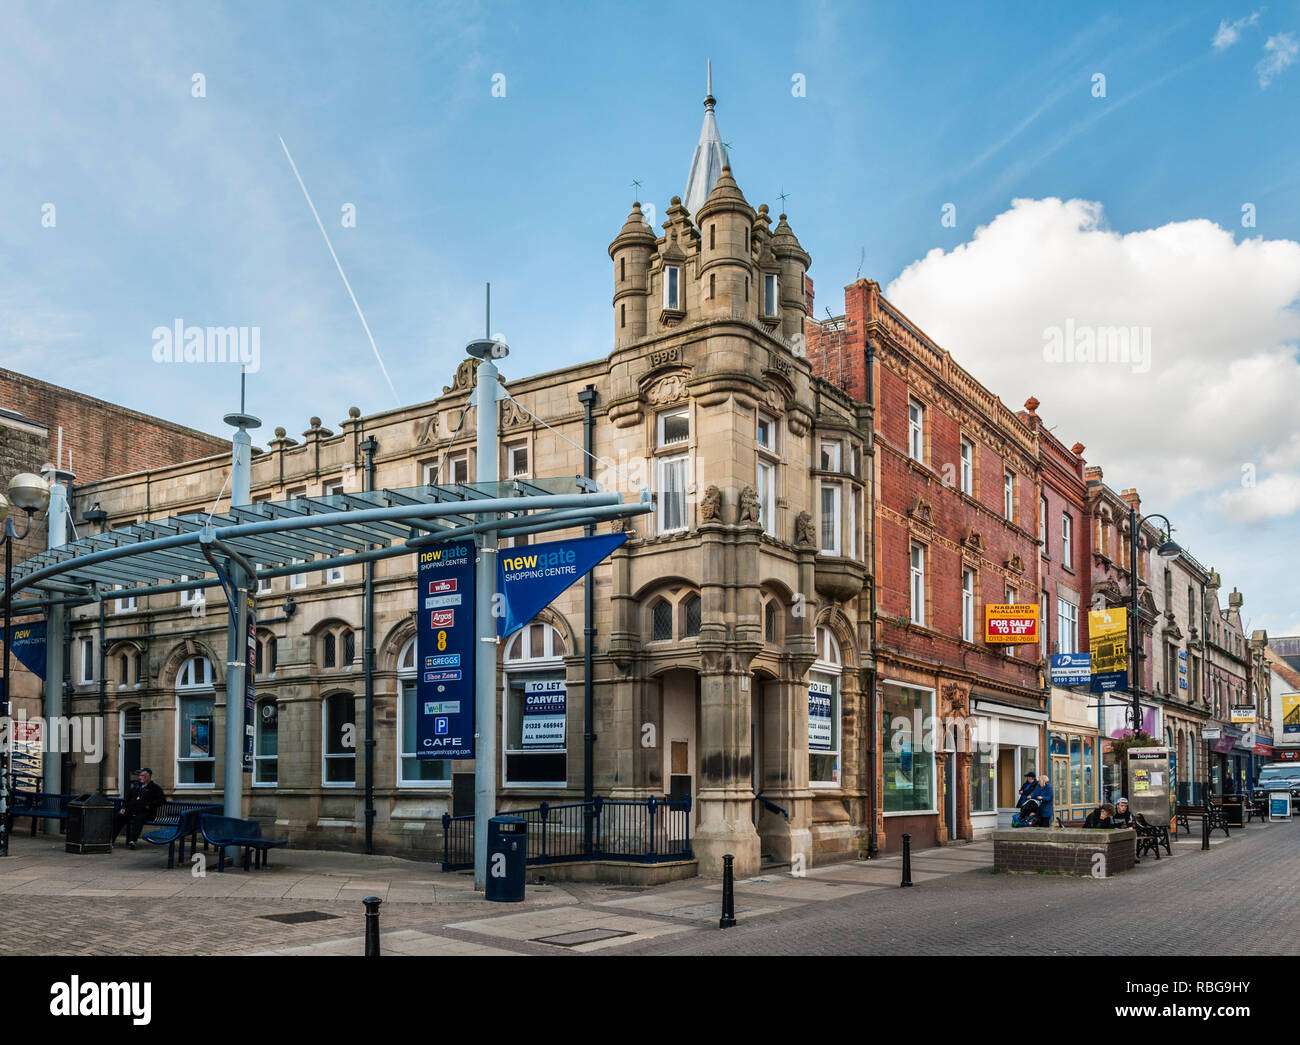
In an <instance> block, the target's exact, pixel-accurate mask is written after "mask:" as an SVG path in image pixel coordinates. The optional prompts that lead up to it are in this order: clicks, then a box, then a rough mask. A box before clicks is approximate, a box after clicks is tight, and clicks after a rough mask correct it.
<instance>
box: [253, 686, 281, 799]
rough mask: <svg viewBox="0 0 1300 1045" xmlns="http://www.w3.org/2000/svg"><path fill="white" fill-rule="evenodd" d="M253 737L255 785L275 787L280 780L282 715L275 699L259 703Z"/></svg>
mask: <svg viewBox="0 0 1300 1045" xmlns="http://www.w3.org/2000/svg"><path fill="white" fill-rule="evenodd" d="M255 727H256V728H255V736H254V738H253V786H254V787H274V786H275V784H276V783H277V782H278V781H279V775H280V774H279V753H280V717H279V707H278V705H277V704H276V702H275V701H274V700H262V701H259V702H258V704H257V719H256V722H255Z"/></svg>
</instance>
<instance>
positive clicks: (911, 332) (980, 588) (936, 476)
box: [807, 280, 1047, 849]
mask: <svg viewBox="0 0 1300 1045" xmlns="http://www.w3.org/2000/svg"><path fill="white" fill-rule="evenodd" d="M809 327H810V329H809V330H808V333H807V339H808V358H809V361H810V362H811V363H812V366H813V371H814V373H815V374H817V375H818V376H820V377H823V378H825V379H827V380H828V381H831V382H833V383H835V384H837V385H839V386H840V387H841V388H843V389H844V390H845V391H846V392H848V393H849V394H850V395H851V396H853V397H854V399H856V400H858V401H860V402H869V403H871V405H872V407H873V414H874V418H875V476H874V481H875V498H874V501H875V510H874V516H873V521H874V531H875V533H874V553H873V554H874V566H875V571H874V572H875V578H876V588H875V593H874V594H875V602H876V605H875V615H874V622H875V636H874V642H873V646H874V649H875V681H876V693H877V697H878V699H877V701H876V706H877V708H878V711H877V728H878V729H879V730H880V732H879V733H878V740H879V743H878V747H877V750H878V753H879V755H878V764H877V777H876V781H877V786H878V789H879V790H878V793H879V795H880V796H881V801H880V802H879V803H878V804H877V808H878V809H879V810H880V812H879V814H878V815H879V816H880V817H881V820H880V824H879V829H880V831H881V833H882V836H883V839H884V841H883V844H882V847H883V848H885V849H895V848H897V847H898V845H899V844H900V841H899V839H900V837H901V835H902V834H903V833H904V832H907V833H909V834H911V836H912V844H913V845H919V846H927V845H934V844H937V843H940V842H943V841H946V840H948V839H950V838H954V837H956V838H970V837H973V836H978V835H980V834H983V833H986V832H987V831H989V830H992V828H993V827H994V826H995V825H996V823H997V820H998V815H999V814H998V810H999V808H1000V807H1001V803H1000V799H999V787H1000V786H1001V787H1003V788H1005V786H1006V781H1005V779H1004V780H1003V781H1002V784H1001V785H1000V784H999V778H998V769H999V766H1000V765H1001V766H1007V765H1017V764H1018V763H1019V761H1020V760H1021V754H1020V752H1022V751H1023V752H1032V753H1033V755H1032V756H1028V755H1026V756H1025V757H1026V758H1028V757H1035V758H1036V757H1037V753H1038V751H1039V750H1040V748H1041V743H1042V727H1043V724H1044V723H1045V721H1046V717H1047V716H1046V709H1045V704H1046V701H1045V693H1044V690H1043V688H1042V687H1043V683H1042V667H1043V664H1042V655H1041V650H1040V647H1039V644H1038V641H1037V639H1036V638H1035V640H1034V641H1033V642H1032V643H1031V644H1025V645H1019V646H1005V647H1004V646H998V645H995V644H989V643H986V642H985V639H984V634H985V607H986V606H987V605H993V604H1005V603H1027V604H1030V605H1033V606H1038V605H1039V602H1040V587H1039V580H1038V554H1039V542H1038V505H1039V493H1038V489H1039V487H1038V479H1037V476H1038V472H1039V460H1038V453H1039V451H1038V445H1037V442H1036V436H1035V426H1033V425H1031V424H1029V423H1027V422H1026V421H1025V420H1024V419H1022V418H1021V417H1019V416H1017V415H1016V414H1015V413H1014V412H1012V411H1011V410H1010V409H1008V408H1007V407H1006V406H1005V405H1004V404H1003V403H1002V402H1001V401H1000V400H999V399H998V398H997V397H996V396H994V395H993V394H992V393H991V392H989V391H988V390H987V389H986V388H984V387H983V386H982V385H980V384H979V382H977V381H976V380H975V379H974V378H973V377H972V376H971V375H970V374H969V373H967V372H966V371H965V370H963V369H962V368H961V367H960V366H958V365H957V364H956V363H955V362H954V361H953V359H952V356H951V355H950V354H949V353H948V352H946V351H945V350H943V349H942V348H940V347H939V346H937V345H936V344H934V342H932V341H931V340H930V339H929V338H927V337H926V336H925V334H924V333H922V332H921V331H920V330H919V329H918V328H917V326H916V325H915V324H914V323H912V322H911V321H910V320H908V319H907V317H905V316H904V315H903V314H902V313H901V312H899V311H898V309H896V308H895V307H894V306H892V305H891V304H890V303H889V302H888V301H887V300H886V299H885V298H884V296H883V295H882V294H881V292H880V287H879V285H878V284H877V283H875V282H873V281H869V280H859V281H857V282H856V283H854V284H852V285H851V286H849V287H847V288H846V290H845V313H844V316H843V317H841V318H840V319H836V320H830V321H828V322H827V323H824V324H822V325H820V326H814V325H812V324H809ZM972 724H973V725H974V726H975V729H976V734H975V735H972V736H970V737H969V738H968V739H967V738H965V737H964V736H963V733H964V731H965V729H966V728H967V727H969V726H970V725H972ZM936 725H937V728H935V726H936ZM1004 777H1005V773H1004ZM1016 783H1018V780H1017V781H1016ZM1012 805H1013V806H1014V800H1013V801H1012Z"/></svg>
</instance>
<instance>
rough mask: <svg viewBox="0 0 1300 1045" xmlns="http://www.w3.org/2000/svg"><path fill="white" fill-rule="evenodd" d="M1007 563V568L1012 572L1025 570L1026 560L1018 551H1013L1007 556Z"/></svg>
mask: <svg viewBox="0 0 1300 1045" xmlns="http://www.w3.org/2000/svg"><path fill="white" fill-rule="evenodd" d="M1006 565H1007V569H1008V570H1010V571H1011V572H1012V573H1024V572H1025V562H1024V560H1023V559H1022V558H1020V554H1019V553H1018V552H1012V553H1011V554H1010V555H1008V556H1007V564H1006Z"/></svg>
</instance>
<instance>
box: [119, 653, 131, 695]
mask: <svg viewBox="0 0 1300 1045" xmlns="http://www.w3.org/2000/svg"><path fill="white" fill-rule="evenodd" d="M117 677H118V680H119V681H118V684H117V688H118V689H126V687H127V686H129V685H130V684H131V657H130V654H127V653H119V654H118V655H117Z"/></svg>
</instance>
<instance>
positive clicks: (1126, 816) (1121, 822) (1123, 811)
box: [1111, 798, 1133, 827]
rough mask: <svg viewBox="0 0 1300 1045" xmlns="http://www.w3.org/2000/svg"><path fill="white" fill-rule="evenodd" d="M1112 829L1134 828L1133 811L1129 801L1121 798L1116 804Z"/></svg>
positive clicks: (1112, 818)
mask: <svg viewBox="0 0 1300 1045" xmlns="http://www.w3.org/2000/svg"><path fill="white" fill-rule="evenodd" d="M1111 821H1112V823H1111V826H1112V827H1132V826H1133V810H1131V809H1129V807H1128V799H1127V798H1121V799H1120V800H1119V801H1118V802H1116V803H1115V815H1114V816H1112V817H1111Z"/></svg>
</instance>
